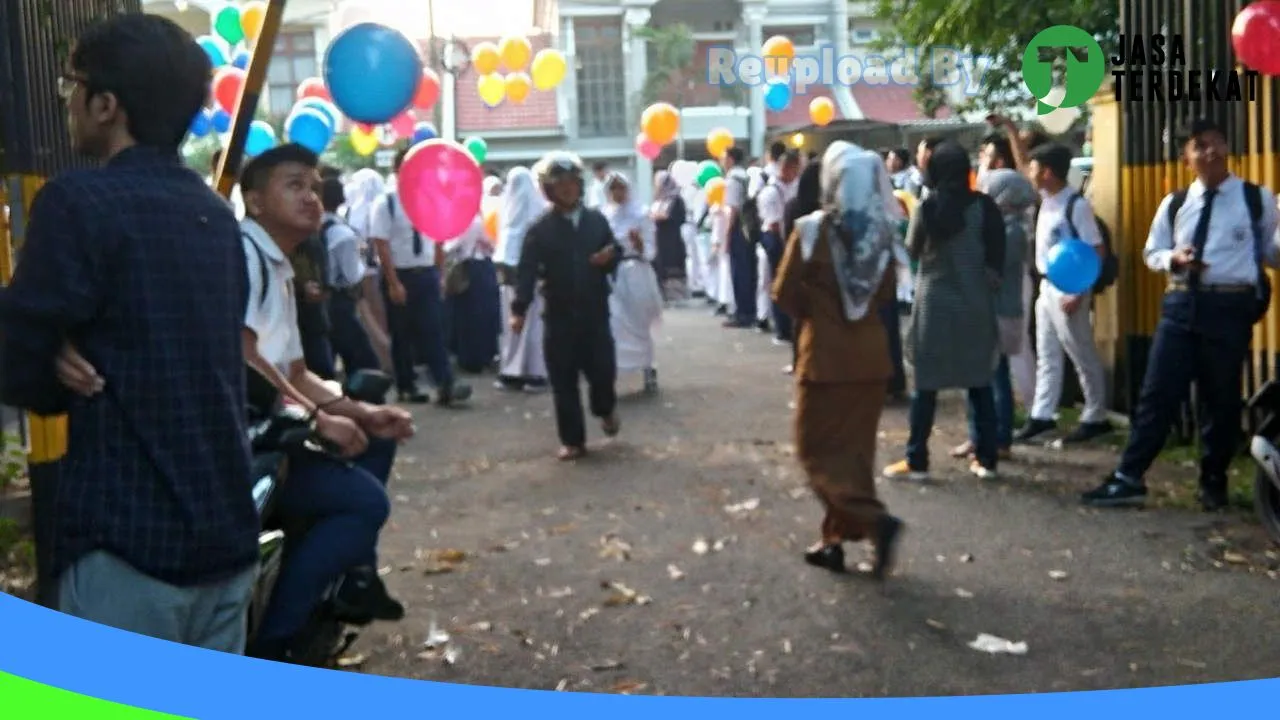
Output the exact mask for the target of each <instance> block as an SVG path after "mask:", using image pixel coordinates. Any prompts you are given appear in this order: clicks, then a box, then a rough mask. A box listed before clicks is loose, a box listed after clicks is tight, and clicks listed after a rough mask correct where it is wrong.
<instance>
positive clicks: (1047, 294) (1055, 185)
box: [1014, 143, 1111, 443]
mask: <svg viewBox="0 0 1280 720" xmlns="http://www.w3.org/2000/svg"><path fill="white" fill-rule="evenodd" d="M1070 169H1071V150H1070V149H1068V148H1067V147H1065V146H1063V145H1060V144H1057V143H1051V144H1047V145H1041V146H1040V147H1038V148H1036V150H1035V151H1034V152H1033V153H1032V154H1031V163H1030V167H1029V168H1028V172H1029V173H1030V176H1031V179H1032V182H1033V183H1034V184H1035V185H1036V188H1037V189H1038V190H1039V191H1040V196H1041V202H1040V214H1039V217H1038V218H1037V220H1036V247H1035V262H1036V270H1037V272H1039V273H1040V275H1041V277H1043V276H1044V275H1045V274H1046V273H1047V272H1048V257H1049V250H1050V248H1052V247H1053V246H1054V245H1056V244H1057V243H1059V242H1062V241H1063V240H1065V239H1067V238H1068V237H1070V236H1072V235H1074V236H1076V237H1078V238H1079V239H1080V240H1083V241H1084V242H1085V244H1087V245H1090V246H1092V247H1093V248H1095V249H1096V250H1097V251H1098V254H1099V255H1102V254H1103V253H1105V252H1106V247H1105V246H1104V245H1103V242H1102V233H1101V232H1100V231H1099V230H1098V223H1097V221H1096V220H1094V217H1093V208H1092V207H1090V206H1089V201H1088V200H1087V199H1086V198H1085V197H1084V196H1082V195H1080V193H1078V192H1076V190H1075V188H1073V187H1071V186H1070V185H1068V184H1067V172H1068V171H1069V170H1070ZM1092 305H1093V297H1092V293H1091V292H1088V291H1086V292H1084V293H1082V294H1080V295H1067V294H1065V293H1063V292H1062V291H1061V290H1059V289H1058V288H1056V287H1054V285H1053V283H1051V282H1049V280H1048V278H1045V279H1044V280H1041V281H1040V297H1039V298H1038V299H1037V300H1036V307H1035V312H1036V394H1035V401H1034V402H1033V403H1032V405H1031V412H1030V417H1029V419H1028V420H1027V424H1026V425H1024V426H1023V427H1022V429H1020V430H1019V431H1018V432H1017V434H1015V435H1014V439H1015V440H1017V441H1020V442H1027V441H1029V440H1032V439H1034V438H1037V437H1040V436H1041V435H1043V434H1044V433H1046V432H1049V431H1050V430H1054V429H1056V428H1057V426H1058V423H1057V419H1056V417H1057V413H1058V402H1059V401H1060V400H1061V398H1062V375H1063V373H1064V372H1065V371H1066V366H1065V363H1064V362H1063V358H1064V354H1065V356H1067V357H1070V358H1071V362H1072V363H1074V364H1075V366H1076V372H1077V373H1078V374H1079V376H1080V389H1081V390H1083V391H1084V412H1083V413H1081V415H1080V426H1079V427H1077V428H1076V429H1075V430H1074V431H1072V432H1071V433H1070V434H1068V435H1067V436H1066V437H1064V438H1062V441H1063V442H1064V443H1079V442H1087V441H1089V440H1092V439H1094V438H1097V437H1099V436H1102V435H1106V434H1107V433H1109V432H1111V422H1110V421H1109V420H1107V405H1106V402H1107V375H1106V370H1105V368H1103V366H1102V358H1101V357H1099V356H1098V348H1097V345H1096V344H1095V343H1094V339H1093V319H1092V314H1091V311H1092Z"/></svg>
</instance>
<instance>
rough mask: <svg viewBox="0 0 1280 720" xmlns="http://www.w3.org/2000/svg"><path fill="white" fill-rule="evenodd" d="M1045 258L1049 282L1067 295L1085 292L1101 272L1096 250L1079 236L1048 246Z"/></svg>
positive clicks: (1099, 259)
mask: <svg viewBox="0 0 1280 720" xmlns="http://www.w3.org/2000/svg"><path fill="white" fill-rule="evenodd" d="M1046 259H1047V261H1048V263H1047V265H1048V267H1047V270H1048V272H1047V273H1045V274H1046V275H1047V276H1048V277H1049V282H1051V283H1053V286H1054V287H1056V288H1058V289H1059V290H1061V291H1062V292H1064V293H1066V294H1068V295H1079V294H1080V293H1083V292H1087V291H1088V290H1089V289H1090V288H1092V287H1093V284H1094V283H1095V282H1097V281H1098V274H1099V273H1100V272H1102V258H1100V257H1098V252H1097V251H1096V250H1094V249H1093V248H1092V247H1089V245H1087V244H1086V243H1085V242H1084V241H1083V240H1080V239H1079V238H1067V239H1066V240H1063V241H1061V242H1059V243H1057V244H1056V245H1054V246H1053V247H1051V248H1049V254H1048V257H1047V258H1046Z"/></svg>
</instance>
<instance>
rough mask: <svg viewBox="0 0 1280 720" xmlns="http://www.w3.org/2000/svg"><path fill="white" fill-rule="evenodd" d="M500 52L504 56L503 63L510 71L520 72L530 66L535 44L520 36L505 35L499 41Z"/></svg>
mask: <svg viewBox="0 0 1280 720" xmlns="http://www.w3.org/2000/svg"><path fill="white" fill-rule="evenodd" d="M498 54H499V55H500V56H502V64H503V65H505V66H506V68H507V71H508V72H519V71H521V70H524V69H525V68H526V67H528V66H529V58H530V57H532V56H533V46H532V45H530V44H529V41H528V40H526V39H524V38H522V37H520V36H510V37H504V38H502V40H500V41H498Z"/></svg>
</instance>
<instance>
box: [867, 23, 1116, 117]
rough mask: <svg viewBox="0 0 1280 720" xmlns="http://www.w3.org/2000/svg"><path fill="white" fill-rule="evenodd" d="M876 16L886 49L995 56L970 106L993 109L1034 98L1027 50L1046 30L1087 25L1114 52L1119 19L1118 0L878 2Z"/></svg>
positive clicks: (1109, 50)
mask: <svg viewBox="0 0 1280 720" xmlns="http://www.w3.org/2000/svg"><path fill="white" fill-rule="evenodd" d="M875 14H876V17H877V18H879V19H880V20H881V21H883V22H884V25H885V29H884V31H883V32H882V34H881V44H882V45H883V46H885V48H894V47H914V48H953V49H956V50H962V51H964V52H966V53H968V54H971V55H977V56H985V57H988V58H990V59H991V61H992V65H991V70H990V71H989V72H987V73H986V75H985V76H984V78H983V83H982V88H981V90H980V91H979V95H978V96H976V97H974V98H973V100H972V102H971V105H972V107H971V108H968V109H989V110H1001V109H1005V108H1008V107H1010V106H1011V105H1024V104H1027V103H1029V102H1030V99H1031V96H1030V94H1029V93H1028V92H1027V90H1026V87H1025V86H1024V85H1023V84H1022V73H1021V68H1022V53H1023V50H1024V49H1025V48H1026V47H1027V45H1028V44H1030V42H1031V40H1032V38H1034V37H1035V36H1036V34H1037V33H1039V32H1040V31H1041V30H1043V29H1045V28H1047V27H1052V26H1054V25H1075V26H1077V27H1080V28H1083V29H1085V30H1087V31H1089V32H1090V33H1092V34H1093V35H1094V36H1095V37H1097V38H1098V40H1099V42H1101V44H1102V49H1103V52H1105V53H1107V55H1108V56H1110V54H1111V52H1112V50H1113V49H1114V48H1115V47H1116V44H1117V42H1118V36H1119V22H1120V17H1119V16H1120V9H1119V4H1118V3H1117V2H1116V0H1039V1H1038V2H1028V1H1027V0H876V6H875ZM921 57H922V58H927V57H928V54H927V53H924V52H922V53H921ZM922 74H924V73H922ZM919 95H920V93H917V96H918V97H917V101H918V102H919V101H920V99H921V98H920V97H919Z"/></svg>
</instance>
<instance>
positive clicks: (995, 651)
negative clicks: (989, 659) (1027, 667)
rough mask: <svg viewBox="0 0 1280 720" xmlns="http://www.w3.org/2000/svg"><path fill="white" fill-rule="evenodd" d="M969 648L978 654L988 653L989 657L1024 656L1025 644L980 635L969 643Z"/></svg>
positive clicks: (1025, 652) (984, 634) (983, 634)
mask: <svg viewBox="0 0 1280 720" xmlns="http://www.w3.org/2000/svg"><path fill="white" fill-rule="evenodd" d="M969 647H970V648H972V649H974V650H977V651H978V652H984V653H989V654H991V655H1026V654H1027V644H1026V643H1025V642H1013V641H1012V640H1005V639H1004V638H1002V637H997V636H995V635H988V634H987V633H981V634H979V635H978V637H977V638H975V639H974V641H973V642H971V643H969Z"/></svg>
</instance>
